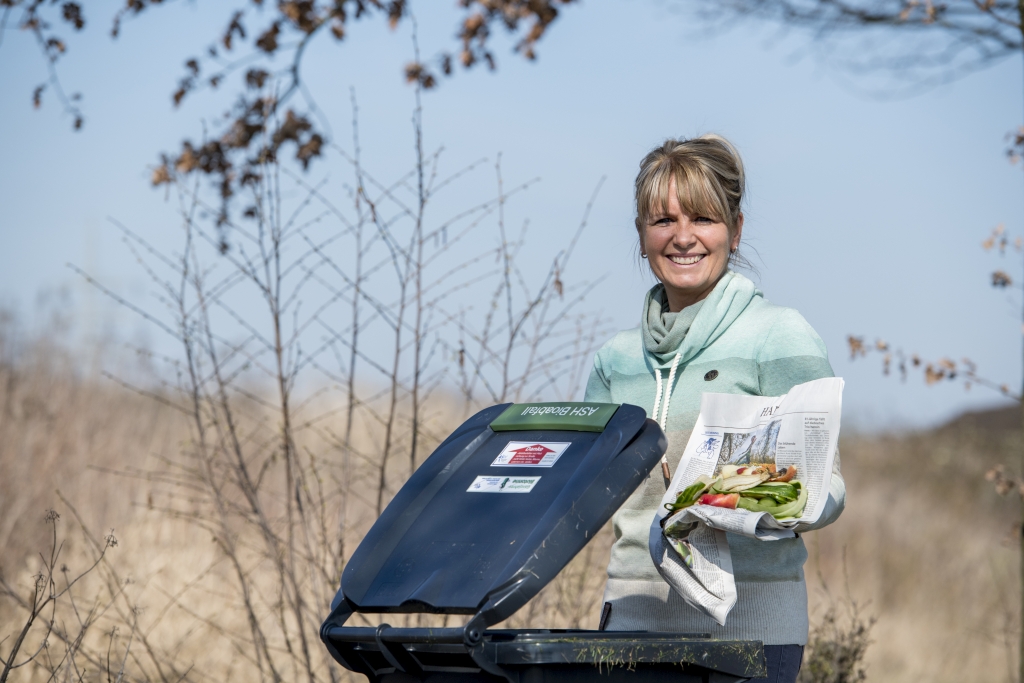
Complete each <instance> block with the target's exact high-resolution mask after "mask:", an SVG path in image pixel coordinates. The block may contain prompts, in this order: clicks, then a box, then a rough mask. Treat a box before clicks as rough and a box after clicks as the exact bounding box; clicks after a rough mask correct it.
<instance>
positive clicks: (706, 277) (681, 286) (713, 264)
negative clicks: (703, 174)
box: [637, 178, 743, 312]
mask: <svg viewBox="0 0 1024 683" xmlns="http://www.w3.org/2000/svg"><path fill="white" fill-rule="evenodd" d="M652 208H653V210H652V211H651V214H650V216H649V218H648V222H647V225H642V226H638V227H637V230H638V231H639V232H640V250H641V253H643V254H645V255H646V256H647V259H648V262H649V263H650V264H651V270H652V271H654V275H655V277H657V278H658V279H659V280H661V283H662V284H663V285H665V293H666V294H667V295H668V305H669V310H670V311H673V312H674V311H681V310H683V309H684V308H686V307H687V306H689V305H691V304H695V303H697V302H698V301H700V300H701V299H703V298H704V297H706V296H707V295H708V294H710V293H711V290H712V289H714V287H715V284H717V282H718V281H719V280H720V279H721V277H722V276H723V275H725V271H726V270H727V269H728V267H729V254H730V253H731V252H732V250H734V249H736V248H737V247H739V244H740V234H741V233H742V232H743V214H740V217H739V220H738V221H737V222H736V230H734V231H732V234H730V231H729V228H728V226H726V224H725V223H721V222H717V221H716V220H715V219H713V218H708V217H707V216H690V215H688V214H686V213H684V212H683V210H682V208H681V207H680V206H679V198H678V197H677V196H676V181H675V178H673V179H672V180H671V182H670V184H669V188H668V206H667V207H666V210H664V211H663V210H662V209H661V207H657V206H656V207H652Z"/></svg>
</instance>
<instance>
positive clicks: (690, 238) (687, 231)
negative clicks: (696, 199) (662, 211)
mask: <svg viewBox="0 0 1024 683" xmlns="http://www.w3.org/2000/svg"><path fill="white" fill-rule="evenodd" d="M675 228H676V229H675V230H674V231H673V232H672V243H673V244H675V245H676V246H677V247H679V248H681V249H685V248H687V247H692V246H693V243H694V242H695V241H696V237H695V235H694V231H693V224H692V223H691V222H690V221H689V220H687V219H686V218H683V219H682V220H679V221H677V222H676V226H675Z"/></svg>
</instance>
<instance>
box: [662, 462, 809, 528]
mask: <svg viewBox="0 0 1024 683" xmlns="http://www.w3.org/2000/svg"><path fill="white" fill-rule="evenodd" d="M794 477H796V466H795V465H790V466H789V467H786V468H784V469H783V470H782V471H776V469H775V465H759V466H754V467H749V466H748V467H736V466H735V465H726V466H725V467H723V468H722V471H721V474H719V476H718V477H715V478H711V477H709V476H707V475H701V476H700V477H697V480H696V481H695V482H694V483H692V484H690V485H689V486H687V487H686V488H685V489H683V490H682V491H681V492H680V493H679V495H678V496H676V501H675V503H671V504H667V505H665V507H666V508H667V509H668V511H669V514H670V515H671V514H672V513H675V512H678V511H679V510H683V509H685V508H688V507H690V506H691V505H711V506H714V507H721V508H729V509H731V510H735V509H737V508H739V509H741V510H749V511H750V512H767V513H768V514H770V515H771V516H772V517H774V518H775V519H792V518H795V517H799V516H800V514H801V513H803V511H804V507H805V506H806V505H807V489H806V488H804V486H803V484H801V483H800V482H799V481H795V480H794Z"/></svg>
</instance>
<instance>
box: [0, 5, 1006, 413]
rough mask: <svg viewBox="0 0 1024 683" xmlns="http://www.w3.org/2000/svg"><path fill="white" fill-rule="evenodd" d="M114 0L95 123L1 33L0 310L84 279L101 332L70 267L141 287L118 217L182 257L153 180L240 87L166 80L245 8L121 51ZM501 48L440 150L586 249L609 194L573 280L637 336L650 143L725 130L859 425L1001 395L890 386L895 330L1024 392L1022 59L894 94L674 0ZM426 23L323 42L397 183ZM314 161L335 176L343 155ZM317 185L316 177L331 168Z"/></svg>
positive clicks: (333, 90) (310, 69)
mask: <svg viewBox="0 0 1024 683" xmlns="http://www.w3.org/2000/svg"><path fill="white" fill-rule="evenodd" d="M118 4H119V3H118V2H114V1H113V0H109V1H107V2H105V3H103V2H100V3H97V4H96V6H90V7H89V9H88V11H89V12H90V14H89V15H87V18H88V19H89V20H90V21H92V22H93V24H92V26H91V28H92V30H90V31H89V32H88V33H87V34H84V35H82V36H74V37H73V39H72V40H71V41H70V47H71V51H72V57H73V59H69V60H67V61H66V63H65V64H64V65H63V66H62V67H61V74H62V78H63V79H64V82H65V84H66V86H67V87H68V88H69V89H71V90H81V91H82V92H83V93H84V94H85V99H84V110H85V113H86V115H87V121H86V125H85V128H84V130H83V131H82V132H79V133H73V132H71V131H70V121H68V120H67V119H66V118H62V116H61V114H60V110H59V107H58V106H56V103H55V102H54V101H53V100H52V99H50V100H49V101H48V102H47V103H46V105H45V106H44V107H43V109H42V110H41V111H34V110H33V109H32V107H31V103H30V96H31V92H32V89H33V88H34V86H35V85H36V84H37V83H38V82H40V81H42V80H43V79H44V78H45V72H44V66H43V64H42V62H41V60H40V59H39V57H38V55H37V53H36V52H35V50H36V48H35V46H34V44H33V43H32V42H31V40H30V39H29V36H27V35H25V34H24V33H21V32H18V31H8V34H7V35H6V36H5V37H4V42H3V45H2V46H0V64H2V65H3V66H2V68H0V122H2V124H3V125H2V126H0V160H2V163H0V301H3V302H5V304H6V305H7V306H8V307H11V308H14V309H16V310H17V311H19V313H20V315H21V316H22V317H23V318H24V319H25V320H26V321H28V322H29V323H32V322H33V321H34V316H35V315H36V314H35V313H34V311H35V310H36V309H37V306H38V301H39V296H40V293H44V292H48V291H51V292H52V291H56V290H58V289H60V288H62V287H65V288H66V289H67V291H69V292H70V298H71V302H72V303H71V305H72V306H73V307H74V310H75V316H76V319H78V320H79V321H80V327H81V328H82V329H84V330H86V331H88V330H93V331H94V332H95V329H96V328H97V327H99V326H102V325H108V326H110V325H112V326H114V327H115V328H118V333H119V334H120V335H121V336H126V337H131V336H136V335H137V331H136V330H137V327H136V326H137V323H136V322H134V321H132V320H131V319H130V318H129V317H128V316H127V314H126V313H125V312H123V311H122V312H117V311H114V310H112V309H110V308H109V307H107V306H106V305H105V304H103V303H102V302H101V301H100V299H99V298H98V297H97V296H96V295H95V293H90V292H89V291H88V288H87V287H84V286H83V285H82V283H81V282H80V281H79V280H77V279H76V276H74V274H73V273H72V272H71V271H69V270H68V268H67V267H66V265H65V264H66V263H68V262H72V263H75V264H77V265H80V266H82V267H84V268H86V269H87V270H89V271H90V272H93V273H95V274H96V275H97V276H98V277H99V278H100V279H102V280H103V281H104V282H106V283H108V284H109V285H110V286H111V288H112V289H114V290H116V291H118V292H121V293H124V294H125V295H132V294H133V293H138V292H140V291H143V290H144V289H145V287H146V285H145V277H144V275H143V274H142V273H141V272H140V270H139V268H138V266H137V264H135V262H134V261H133V260H132V259H131V258H130V256H129V255H128V253H127V252H126V251H125V249H124V248H123V247H122V246H121V245H120V242H119V236H118V233H117V230H116V229H115V228H114V227H113V226H112V225H111V223H110V222H109V219H110V218H113V219H116V220H118V221H120V222H122V223H124V224H126V225H128V226H130V227H132V228H133V229H134V230H136V231H138V232H140V233H141V234H143V235H146V236H147V237H148V238H150V239H151V240H153V241H154V242H156V243H157V244H158V245H163V246H166V247H168V248H171V247H173V245H174V243H175V240H176V238H177V233H176V231H175V230H174V229H173V226H174V225H175V224H176V221H177V218H176V215H175V213H174V210H173V207H172V205H171V204H170V203H168V202H166V201H165V195H164V193H163V192H162V191H158V190H153V189H151V188H150V187H149V183H148V179H149V170H148V166H150V165H151V164H153V162H154V161H155V159H156V158H157V155H158V153H159V152H160V151H163V150H170V149H174V148H175V146H176V145H177V143H178V142H179V141H180V140H181V139H182V138H183V137H185V136H189V135H191V136H197V135H198V134H199V132H200V131H201V130H202V125H203V119H204V117H205V118H206V119H207V120H210V119H213V118H215V117H216V116H217V114H218V113H219V112H220V111H221V109H222V101H221V100H220V99H218V98H219V97H222V95H216V94H214V95H208V94H199V95H197V96H195V97H192V98H190V99H189V100H187V101H186V104H185V106H183V107H182V108H181V109H179V110H177V111H174V110H173V109H172V107H171V104H170V97H169V96H170V92H171V91H172V90H173V88H174V84H175V83H176V81H177V79H178V78H179V77H180V75H181V74H182V66H181V65H182V63H183V61H184V59H185V58H186V57H188V56H191V54H193V53H194V52H198V51H199V50H201V49H202V47H203V46H204V45H206V44H207V43H208V42H209V41H210V40H211V39H212V38H213V37H214V36H215V35H216V32H217V31H218V30H220V29H221V27H222V25H223V24H224V22H225V16H224V12H217V11H216V8H214V9H211V8H210V7H209V6H204V7H200V6H198V3H190V4H176V5H172V6H168V7H162V8H157V9H155V10H153V11H150V12H148V13H147V14H145V15H143V16H142V17H141V18H140V19H139V20H137V21H131V22H129V23H128V25H127V26H126V27H125V29H124V31H123V34H122V37H121V38H120V39H118V40H117V41H116V42H112V41H111V40H110V39H109V38H108V37H107V35H106V28H107V21H108V19H109V17H110V16H111V15H112V14H113V12H114V11H115V9H116V7H117V6H118ZM449 5H454V2H440V3H425V2H424V3H414V4H413V9H414V10H415V11H417V12H419V13H420V14H419V15H418V18H419V24H420V42H421V45H422V49H423V51H424V53H425V54H426V55H431V54H434V53H436V52H437V51H438V50H440V49H451V48H452V47H454V40H453V38H452V36H453V33H454V29H455V26H456V22H457V19H458V14H457V13H456V12H455V10H454V9H453V8H449ZM505 45H507V43H499V46H500V49H499V51H498V53H497V54H498V57H499V69H498V71H497V72H496V73H489V72H487V71H486V70H484V69H477V70H474V71H472V72H469V73H462V72H460V73H458V75H457V76H456V77H455V78H452V79H448V80H445V81H444V82H443V84H442V87H440V88H439V89H437V90H436V91H434V92H430V93H428V94H427V95H426V97H425V99H424V104H425V114H424V121H425V128H426V135H427V147H428V148H431V149H432V148H436V147H437V146H441V145H443V146H444V147H445V149H446V150H447V151H446V159H447V161H446V163H449V164H450V168H453V169H454V168H457V167H458V166H459V165H460V164H462V163H466V162H468V161H471V160H473V159H476V158H478V157H481V156H487V157H489V158H490V159H492V160H493V159H494V158H495V155H496V154H497V153H499V152H500V153H502V159H503V165H504V168H505V173H506V177H507V179H508V180H509V182H514V181H523V180H527V179H530V178H533V177H535V176H539V177H540V178H541V182H540V183H539V184H537V185H536V186H534V187H533V188H531V189H530V190H529V192H528V193H527V194H526V195H524V196H523V197H521V198H519V199H518V200H517V203H516V205H515V209H514V210H515V211H517V212H519V215H521V216H529V217H530V219H531V221H532V225H534V226H536V227H535V230H536V231H537V233H538V234H539V235H542V236H544V238H545V239H546V238H548V237H549V236H550V237H551V238H552V239H557V240H563V241H564V240H565V239H567V238H568V235H569V234H571V231H572V230H573V229H574V228H575V226H576V224H577V222H578V220H579V217H580V215H581V213H582V211H583V207H584V206H585V204H586V202H587V199H588V197H589V196H590V194H591V192H592V190H593V188H594V187H595V185H596V184H597V182H598V181H599V180H600V178H602V177H606V178H607V179H606V181H605V184H604V187H603V189H602V191H601V193H600V195H599V197H598V200H597V202H596V204H595V208H594V214H593V216H592V220H591V225H590V227H589V228H588V231H587V233H586V235H585V237H584V240H583V243H582V245H581V248H580V252H579V254H578V257H577V260H576V262H575V266H574V267H575V269H576V270H574V271H573V272H572V273H569V274H568V277H570V278H572V277H577V278H585V277H586V278H589V277H594V276H599V275H602V274H607V275H608V278H607V279H606V280H605V283H604V284H603V285H601V286H600V287H601V289H600V291H596V292H595V293H594V297H595V300H599V301H600V302H601V306H602V308H604V309H605V311H606V313H607V314H608V315H610V316H612V318H613V319H614V320H615V322H616V325H617V326H618V327H621V328H626V327H631V326H634V325H635V324H636V323H637V321H638V317H639V308H640V302H641V300H642V297H643V293H644V291H645V289H646V288H647V287H648V286H649V285H650V280H649V278H647V277H645V276H644V275H643V273H641V272H640V271H639V270H638V269H637V267H636V266H635V265H634V261H633V244H634V240H635V232H634V230H633V228H632V217H633V214H632V206H631V184H632V181H633V178H634V175H635V172H636V168H637V164H638V162H639V160H640V158H641V157H642V156H643V155H644V153H645V152H646V151H647V150H648V149H649V148H651V147H652V146H654V145H655V144H657V143H659V142H660V141H662V140H663V139H664V138H666V137H669V136H693V135H698V134H701V133H704V132H717V133H720V134H723V135H726V136H727V137H729V138H730V139H731V140H733V141H734V142H735V143H736V145H737V146H738V147H739V149H740V150H741V152H742V154H743V156H744V160H745V162H746V165H747V169H748V178H749V181H748V182H749V186H748V196H747V205H746V225H745V230H744V236H745V238H746V241H747V243H748V244H749V245H751V246H753V247H756V250H757V252H758V254H759V255H760V258H759V259H758V258H755V259H754V261H755V263H756V265H757V266H758V269H759V271H760V275H759V278H755V279H756V280H757V281H759V283H760V285H761V287H762V289H763V290H764V292H765V294H766V296H767V297H768V298H769V299H771V300H772V301H774V302H776V303H779V304H783V305H786V306H791V307H794V308H796V309H798V310H799V311H800V312H801V313H802V314H803V315H804V316H805V317H806V318H807V319H808V320H809V321H810V323H811V324H812V325H813V326H814V327H815V328H816V329H817V330H818V332H819V334H820V335H821V336H822V338H823V339H824V340H825V342H826V344H827V345H828V348H829V352H830V357H831V359H832V363H833V366H834V368H835V370H836V373H837V374H838V375H842V376H844V377H845V378H846V380H847V385H846V386H847V389H846V406H845V408H846V411H845V417H846V419H848V420H852V421H853V422H854V423H855V424H857V425H858V426H862V427H875V428H877V427H890V426H896V425H900V424H928V423H934V422H936V421H938V420H941V419H944V418H946V417H949V416H951V415H953V414H955V413H956V412H958V411H961V410H964V409H968V408H972V407H979V406H987V405H992V404H993V403H997V402H998V400H999V399H998V397H997V396H996V395H995V394H994V393H992V392H988V391H986V390H984V389H980V388H975V389H973V390H972V391H971V392H969V393H965V392H964V390H963V388H962V386H961V385H959V384H946V385H943V386H939V387H925V386H923V382H922V381H921V380H920V377H919V376H912V378H911V380H910V382H909V383H908V384H907V385H901V384H900V383H899V382H898V381H896V380H894V379H892V378H888V379H886V378H883V377H881V376H880V370H879V363H878V359H877V358H876V359H870V358H869V359H868V360H866V361H865V360H861V361H857V362H854V363H851V362H850V361H849V360H848V354H847V351H846V343H845V338H846V335H847V334H848V333H856V334H863V335H866V336H867V337H868V338H869V339H874V338H875V337H877V336H880V337H883V338H884V339H886V340H887V341H889V342H891V343H892V344H894V345H900V346H902V347H903V348H904V349H906V350H907V351H908V352H918V353H920V354H922V355H923V356H925V357H929V358H937V357H940V356H945V355H948V356H951V357H953V358H961V357H963V356H968V357H970V358H972V359H973V360H975V361H976V362H977V363H978V366H979V372H980V373H982V374H983V375H985V376H988V377H991V378H993V379H995V380H997V381H1000V382H1003V381H1005V382H1007V383H1009V384H1010V385H1011V386H1014V387H1018V386H1019V385H1020V382H1021V317H1020V303H1019V302H1020V297H1019V296H1015V295H1014V294H1013V293H1009V294H1008V293H1006V292H1001V291H995V290H993V289H992V288H991V286H990V285H989V283H988V282H989V281H988V277H989V273H990V272H991V270H992V269H993V268H996V267H1000V268H1003V269H1005V270H1007V271H1009V272H1010V273H1012V274H1014V275H1016V274H1018V273H1020V272H1021V260H1020V258H1019V256H1013V257H1007V258H1006V259H1005V260H1003V261H1000V259H999V258H998V257H994V256H993V255H991V254H987V253H985V252H984V251H983V250H982V249H981V241H982V240H983V239H984V238H985V236H986V235H987V233H988V232H989V231H990V230H991V229H992V228H993V227H994V226H996V225H997V224H1000V223H1003V224H1005V225H1006V226H1007V227H1008V229H1010V230H1011V232H1014V233H1019V232H1020V228H1021V226H1022V218H1024V178H1022V176H1021V169H1020V167H1013V166H1011V165H1010V164H1009V163H1008V162H1007V161H1006V159H1005V157H1004V149H1005V144H1006V143H1005V136H1006V134H1007V133H1008V132H1009V131H1011V130H1015V129H1016V128H1017V126H1018V125H1019V124H1020V123H1021V120H1022V99H1024V94H1022V85H1021V84H1022V73H1021V64H1020V61H1019V60H1009V61H1006V62H1003V63H1001V64H998V65H996V66H994V67H992V68H990V69H988V70H986V71H983V72H980V73H977V74H975V75H972V76H969V77H967V78H964V79H963V80H960V81H958V82H955V83H953V84H948V85H943V86H941V87H936V88H934V89H932V90H929V91H927V92H925V93H923V94H921V95H918V96H915V97H912V98H907V99H901V100H895V101H882V100H878V99H872V98H868V97H865V96H863V95H860V94H857V92H855V91H854V89H852V88H850V87H849V86H846V85H843V84H842V83H843V82H844V81H846V80H849V79H850V76H849V74H839V73H837V72H835V71H832V70H830V69H829V68H827V67H824V66H822V65H821V64H819V63H817V62H816V61H815V60H814V59H813V58H812V57H803V58H797V56H798V55H800V54H806V51H802V50H801V48H802V47H803V46H805V45H806V38H805V37H804V36H801V35H798V34H792V35H789V36H788V37H785V38H779V37H778V36H777V35H776V33H775V32H773V31H772V30H766V29H764V28H760V29H759V28H756V27H741V28H738V29H735V30H732V31H728V32H725V33H720V34H716V35H713V36H711V37H705V36H703V35H702V31H701V30H700V28H699V27H696V26H694V25H693V24H692V23H691V22H690V21H689V20H688V19H687V18H686V17H685V16H684V15H681V14H679V13H676V12H673V11H672V4H671V3H666V2H645V1H641V0H617V1H610V2H601V3H598V2H593V0H590V1H586V2H582V3H579V4H578V5H574V6H570V7H567V8H566V9H565V11H564V15H563V19H560V20H559V21H558V22H557V23H556V24H555V25H554V26H553V27H552V28H551V30H550V31H549V34H548V35H547V36H546V37H545V38H544V40H543V41H542V42H541V44H540V45H539V50H538V52H539V59H538V60H537V61H536V62H535V63H527V62H524V61H523V60H522V59H520V58H519V57H517V56H514V55H512V54H511V53H510V52H509V51H508V50H507V49H505V47H504V46H505ZM410 55H411V47H410V42H409V27H408V24H406V25H405V27H403V28H400V29H399V30H398V31H395V32H391V31H389V30H387V28H386V27H385V26H384V25H383V22H381V21H369V22H362V23H360V24H357V25H355V26H353V27H352V29H351V30H350V37H349V38H348V39H347V40H346V42H345V43H344V44H343V45H342V46H341V47H338V46H336V45H335V44H333V43H332V42H331V41H329V40H321V41H320V42H319V43H317V44H315V45H314V48H313V49H312V51H311V52H310V54H309V56H308V59H307V62H306V63H307V67H306V78H307V81H308V83H309V88H310V90H311V91H312V92H313V93H314V94H315V96H316V98H317V101H318V104H319V106H320V107H321V109H322V110H323V112H324V115H325V117H326V119H327V120H328V121H329V122H330V126H331V130H332V131H333V133H334V135H335V137H336V138H337V139H339V140H344V139H346V138H347V135H348V127H349V125H350V117H351V112H350V107H349V91H350V88H355V91H356V93H357V97H358V99H359V103H360V110H361V125H362V130H363V141H364V150H363V152H364V155H365V158H366V159H367V163H368V164H369V165H370V166H372V167H373V169H374V170H376V171H377V172H378V173H379V174H380V175H382V176H384V177H389V176H395V175H398V173H400V172H401V171H402V170H404V169H405V168H406V167H407V166H408V165H409V162H410V154H409V150H410V145H411V129H410V126H409V112H410V107H411V104H412V91H411V89H410V88H409V87H408V86H406V85H404V83H403V81H402V78H401V69H402V65H403V64H405V63H406V62H407V61H409V59H410ZM321 168H322V170H319V171H318V170H317V169H314V172H313V173H314V174H317V173H321V174H322V173H326V172H327V171H328V170H329V168H326V167H321ZM317 177H319V176H317Z"/></svg>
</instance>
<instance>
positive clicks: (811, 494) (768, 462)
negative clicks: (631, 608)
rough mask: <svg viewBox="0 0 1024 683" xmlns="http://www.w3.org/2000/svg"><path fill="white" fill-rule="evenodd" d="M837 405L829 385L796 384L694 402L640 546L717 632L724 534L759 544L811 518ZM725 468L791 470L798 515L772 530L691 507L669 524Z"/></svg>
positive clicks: (728, 512) (834, 382)
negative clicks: (689, 496)
mask: <svg viewBox="0 0 1024 683" xmlns="http://www.w3.org/2000/svg"><path fill="white" fill-rule="evenodd" d="M842 396H843V380H842V378H839V377H829V378H825V379H818V380H814V381H811V382H806V383H804V384H798V385H797V386H795V387H793V388H792V389H791V390H790V392H789V393H788V394H786V395H785V396H774V397H773V396H747V395H742V394H712V393H705V394H704V395H703V397H702V398H701V408H700V415H699V416H698V417H697V423H696V425H694V428H693V432H692V434H691V435H690V440H689V441H688V442H687V444H686V449H685V450H684V451H683V456H682V458H681V459H680V461H679V465H678V466H677V467H676V472H675V474H674V475H673V477H672V482H671V483H670V485H669V488H668V491H667V492H666V493H665V497H664V498H663V499H662V505H661V507H660V508H659V510H658V514H657V515H655V518H654V520H653V521H652V522H651V529H650V538H649V548H650V552H651V558H652V559H653V560H654V564H655V565H656V566H657V567H658V571H659V572H660V573H661V575H662V577H664V579H665V580H666V581H667V582H668V583H669V585H670V586H672V588H673V589H675V590H676V592H678V593H679V594H680V595H681V596H682V597H683V599H684V600H686V602H687V603H688V604H690V605H691V606H693V607H695V608H697V609H699V610H701V611H703V612H705V613H706V614H708V615H710V616H711V617H712V618H714V619H715V620H716V621H717V622H718V623H720V624H723V625H724V624H725V620H726V617H727V615H728V614H729V612H730V611H731V610H732V608H733V606H734V605H735V604H736V583H735V580H734V578H733V572H732V558H731V556H730V554H729V545H728V542H727V541H726V536H725V534H726V532H731V533H735V534H742V535H744V536H749V537H751V538H757V539H760V540H762V541H774V540H778V539H781V538H792V537H793V536H794V535H795V533H794V531H793V530H794V527H797V526H798V525H799V524H801V523H813V522H815V521H817V520H818V518H819V517H820V516H821V513H822V512H823V511H824V509H825V503H826V502H827V500H828V490H829V482H830V480H831V477H832V465H833V461H834V460H835V453H836V446H837V444H838V442H839V417H840V411H841V409H842ZM727 466H734V467H735V466H739V467H756V466H774V467H775V469H776V470H778V471H781V470H783V469H784V468H787V467H791V466H795V467H796V475H795V478H794V479H795V480H796V481H799V482H800V485H801V487H802V488H803V490H804V491H805V492H806V504H805V506H804V509H803V512H802V513H801V514H800V516H799V517H797V518H790V519H782V520H778V519H775V517H773V516H772V515H771V514H769V513H767V512H751V511H749V510H743V509H728V508H722V507H714V506H711V505H700V504H695V505H690V506H689V507H686V508H684V509H682V510H679V511H678V512H675V513H674V514H670V512H669V510H668V508H667V507H666V506H667V505H668V506H670V505H672V504H673V503H675V501H676V498H677V497H678V496H679V494H680V493H681V492H682V491H683V490H684V489H686V488H687V487H688V486H690V485H691V484H693V483H694V482H695V481H696V480H697V478H698V477H700V476H706V477H712V478H714V477H718V476H719V475H720V474H721V472H722V470H723V468H725V467H727ZM765 476H767V475H765Z"/></svg>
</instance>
